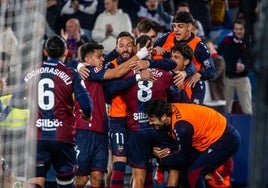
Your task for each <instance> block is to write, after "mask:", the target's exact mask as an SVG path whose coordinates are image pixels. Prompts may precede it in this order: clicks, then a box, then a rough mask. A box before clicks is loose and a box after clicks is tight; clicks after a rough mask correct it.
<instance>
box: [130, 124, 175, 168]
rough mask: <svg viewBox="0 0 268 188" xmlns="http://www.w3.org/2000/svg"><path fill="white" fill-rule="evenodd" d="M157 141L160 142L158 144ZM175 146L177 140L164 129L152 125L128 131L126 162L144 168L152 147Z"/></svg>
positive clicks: (149, 157) (148, 160)
mask: <svg viewBox="0 0 268 188" xmlns="http://www.w3.org/2000/svg"><path fill="white" fill-rule="evenodd" d="M159 143H161V144H160V145H159ZM155 146H158V147H160V146H161V147H170V148H172V147H175V146H177V142H176V141H175V140H173V139H172V138H171V137H170V136H168V134H167V132H166V131H158V130H156V129H154V128H153V127H150V128H146V129H140V130H138V131H132V130H129V132H128V148H129V152H128V162H129V165H130V166H131V167H135V168H142V169H146V168H147V166H148V164H149V162H150V159H151V158H152V150H153V147H155Z"/></svg>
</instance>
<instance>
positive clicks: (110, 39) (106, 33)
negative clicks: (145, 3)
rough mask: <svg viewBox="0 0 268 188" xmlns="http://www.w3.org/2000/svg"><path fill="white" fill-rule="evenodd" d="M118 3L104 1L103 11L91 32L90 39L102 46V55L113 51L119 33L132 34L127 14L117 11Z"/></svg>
mask: <svg viewBox="0 0 268 188" xmlns="http://www.w3.org/2000/svg"><path fill="white" fill-rule="evenodd" d="M118 1H119V0H105V1H104V3H105V4H104V6H105V10H104V12H103V13H101V14H99V15H98V17H97V19H96V21H95V25H94V28H93V30H92V39H93V40H94V41H95V42H98V43H100V44H102V45H103V46H104V54H107V53H109V52H110V51H112V50H113V49H114V47H115V45H116V37H117V36H118V34H119V33H120V32H121V31H127V32H129V33H132V24H131V20H130V18H129V16H128V14H126V13H124V12H123V11H122V10H121V9H118Z"/></svg>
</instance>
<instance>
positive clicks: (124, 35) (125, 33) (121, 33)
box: [116, 31, 135, 44]
mask: <svg viewBox="0 0 268 188" xmlns="http://www.w3.org/2000/svg"><path fill="white" fill-rule="evenodd" d="M122 37H130V38H131V39H132V41H133V44H134V41H135V39H134V37H133V36H132V35H131V34H130V33H129V32H127V31H122V32H120V33H119V34H118V35H117V37H116V44H117V43H118V39H120V38H122Z"/></svg>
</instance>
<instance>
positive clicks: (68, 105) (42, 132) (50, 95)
mask: <svg viewBox="0 0 268 188" xmlns="http://www.w3.org/2000/svg"><path fill="white" fill-rule="evenodd" d="M24 82H26V84H30V83H34V84H36V86H34V88H36V89H37V93H36V94H37V98H36V99H37V109H38V116H37V119H36V121H35V126H36V127H37V128H38V132H37V139H38V140H57V141H62V142H72V141H73V140H74V134H75V129H74V114H73V107H74V100H73V94H74V95H75V96H76V98H79V100H80V102H83V103H84V104H83V109H87V110H88V111H87V113H89V114H90V113H91V108H92V106H91V105H92V104H91V100H90V98H89V95H88V93H87V91H86V89H85V86H84V84H83V81H82V80H81V77H80V75H79V74H78V73H77V72H76V71H75V70H74V69H71V68H68V67H67V66H65V65H64V64H63V63H62V62H60V61H59V60H57V59H50V60H49V61H45V62H43V63H42V64H41V66H39V67H37V68H35V69H34V70H32V71H31V72H29V73H28V74H26V76H25V77H24ZM32 88H33V87H32ZM81 98H83V99H82V100H81ZM33 103H35V101H33Z"/></svg>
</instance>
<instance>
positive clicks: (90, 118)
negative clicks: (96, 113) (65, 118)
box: [79, 109, 92, 121]
mask: <svg viewBox="0 0 268 188" xmlns="http://www.w3.org/2000/svg"><path fill="white" fill-rule="evenodd" d="M79 111H80V113H81V118H82V119H83V120H85V121H91V120H92V115H91V116H90V117H87V116H86V115H85V114H84V113H83V111H82V110H81V109H80V110H79Z"/></svg>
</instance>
